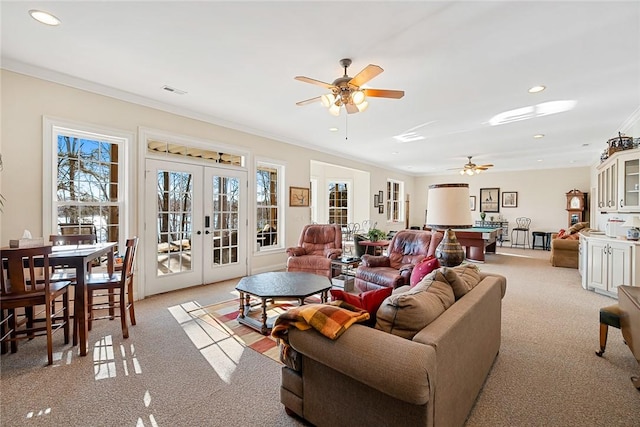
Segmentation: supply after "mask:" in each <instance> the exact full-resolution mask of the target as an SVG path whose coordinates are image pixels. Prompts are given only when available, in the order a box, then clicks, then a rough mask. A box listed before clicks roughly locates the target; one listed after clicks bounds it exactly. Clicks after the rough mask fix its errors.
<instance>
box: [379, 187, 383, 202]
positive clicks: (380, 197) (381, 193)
mask: <svg viewBox="0 0 640 427" xmlns="http://www.w3.org/2000/svg"><path fill="white" fill-rule="evenodd" d="M378 201H379V202H380V204H382V203H383V202H384V193H383V192H382V190H380V191H378Z"/></svg>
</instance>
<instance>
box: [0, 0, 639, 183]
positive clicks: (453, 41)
mask: <svg viewBox="0 0 640 427" xmlns="http://www.w3.org/2000/svg"><path fill="white" fill-rule="evenodd" d="M29 9H42V10H46V11H48V12H51V13H53V14H54V15H56V16H57V17H58V18H60V20H61V21H62V24H61V25H60V26H58V27H48V26H45V25H42V24H40V23H38V22H36V21H34V20H33V19H32V18H31V17H30V16H29V15H28V13H27V12H28V10H29ZM0 12H1V24H2V30H1V31H2V33H1V35H2V57H1V59H2V67H3V68H6V69H9V70H13V71H18V72H24V73H27V74H32V75H38V76H45V77H47V78H52V79H54V80H58V81H63V82H65V83H72V84H74V85H77V86H79V87H84V88H88V89H90V90H94V91H98V92H102V93H106V94H110V95H116V96H119V97H122V98H124V99H134V100H138V101H139V102H142V103H145V104H147V105H154V106H160V107H161V108H165V109H168V110H170V111H178V112H181V113H183V114H185V115H190V116H192V117H197V118H201V119H205V120H207V121H210V122H213V123H217V124H222V125H224V126H229V127H232V128H235V129H241V130H245V131H248V132H251V133H255V134H258V135H262V136H268V137H272V138H274V139H277V140H281V141H285V142H289V143H293V144H297V145H302V146H308V147H311V148H315V149H318V150H322V151H328V152H331V153H340V154H341V155H342V156H344V157H348V158H355V159H359V160H362V161H364V162H368V163H373V164H377V165H380V166H383V167H388V168H391V169H396V170H399V171H402V172H405V173H409V174H417V175H423V174H442V173H452V174H455V173H457V172H456V171H447V169H448V168H454V167H460V166H462V165H463V164H464V163H465V162H466V161H467V159H466V156H474V157H473V160H474V162H476V163H493V164H494V165H495V167H494V168H493V169H492V171H496V172H497V171H508V170H525V169H534V168H536V169H537V168H545V169H546V168H562V167H577V166H586V165H591V164H594V163H596V162H597V161H598V159H599V157H600V154H601V153H602V151H603V150H604V149H605V147H606V141H607V140H608V139H609V138H611V137H614V136H616V135H617V132H618V130H621V129H622V130H625V129H627V128H629V123H630V122H631V121H633V120H637V119H638V118H640V107H639V106H640V2H638V1H625V2H613V1H602V2H588V1H586V2H585V1H582V2H573V1H571V2H550V1H549V2H540V1H535V2H534V1H531V2H527V1H510V2H506V1H497V2H488V1H477V2H476V1H467V2H446V1H445V2H435V1H429V2H395V1H394V2H392V1H387V2H343V1H335V2H312V1H297V2H290V1H288V2H260V1H259V2H240V1H233V2H231V1H229V2H215V1H209V2H202V1H200V2H184V1H176V2H150V1H144V2H113V1H108V2H106V1H105V2H93V1H92V2H79V1H73V2H58V1H39V2H32V1H19V2H10V1H2V3H1V5H0ZM341 58H351V59H352V60H353V64H352V66H351V67H350V69H349V75H350V76H352V77H353V76H354V75H355V74H357V72H358V71H360V70H361V69H362V68H364V67H365V66H366V65H367V64H376V65H380V66H381V67H382V68H384V70H385V71H384V73H382V74H381V75H379V76H378V77H376V78H375V79H373V80H371V81H370V82H369V83H368V85H367V86H369V87H374V88H381V89H401V90H404V91H405V93H406V94H405V96H404V98H402V99H399V100H392V99H382V98H370V99H369V109H368V110H367V111H365V112H363V113H358V114H352V115H349V116H348V119H347V115H346V113H345V112H344V111H343V112H342V113H341V115H340V116H339V117H334V116H331V115H329V114H328V112H327V111H326V110H325V109H324V108H323V107H322V106H321V105H320V104H319V103H318V104H312V105H307V106H304V107H298V106H296V105H295V103H296V102H297V101H301V100H305V99H308V98H312V97H315V96H318V95H321V94H323V93H325V92H326V90H325V89H323V88H322V87H320V86H314V85H310V84H306V83H302V82H299V81H296V80H294V77H295V76H298V75H303V76H307V77H311V78H314V79H317V80H321V81H325V82H332V81H333V80H334V79H335V78H337V77H340V76H342V71H343V70H342V69H341V68H340V65H339V63H338V61H339V60H340V59H341ZM537 84H542V85H545V86H547V90H545V91H544V92H541V93H538V94H529V93H528V92H527V89H528V88H529V87H531V86H533V85H537ZM164 85H169V86H172V87H175V88H178V89H182V90H184V91H186V92H187V93H186V94H184V95H177V94H173V93H169V92H167V91H165V90H163V89H162V87H163V86H164ZM559 100H573V101H576V102H577V104H576V106H575V108H574V109H573V110H571V111H567V112H563V113H558V114H555V115H547V116H542V117H535V118H531V119H529V120H522V121H517V122H513V123H509V124H503V125H500V126H490V125H489V124H488V121H489V119H490V118H491V117H493V116H494V115H496V114H499V113H501V112H505V111H508V110H513V109H517V108H522V107H527V106H535V105H538V104H541V103H545V102H549V101H559ZM61 102H64V100H61ZM96 121H98V122H99V119H97V120H96ZM331 127H337V128H339V130H338V131H337V132H330V131H329V128H331ZM410 131H413V132H416V133H418V134H419V135H421V136H423V137H425V139H423V140H419V141H415V142H406V143H398V142H396V141H395V140H394V138H393V137H394V136H397V135H400V134H404V133H407V132H410ZM539 133H541V134H544V135H545V137H544V138H542V139H534V138H533V135H534V134H539ZM346 136H348V139H346V140H345V137H346ZM631 136H634V137H638V136H640V135H631ZM489 173H490V172H489Z"/></svg>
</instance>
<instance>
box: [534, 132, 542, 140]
mask: <svg viewBox="0 0 640 427" xmlns="http://www.w3.org/2000/svg"><path fill="white" fill-rule="evenodd" d="M533 137H534V138H536V139H538V138H544V134H543V133H537V134H535V135H533Z"/></svg>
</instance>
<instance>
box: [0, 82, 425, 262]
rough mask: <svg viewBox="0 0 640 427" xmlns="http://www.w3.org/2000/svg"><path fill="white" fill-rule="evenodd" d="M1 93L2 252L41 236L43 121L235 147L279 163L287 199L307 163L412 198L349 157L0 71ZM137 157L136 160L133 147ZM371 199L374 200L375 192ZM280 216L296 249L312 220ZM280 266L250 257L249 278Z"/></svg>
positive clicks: (295, 211)
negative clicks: (355, 174) (19, 240)
mask: <svg viewBox="0 0 640 427" xmlns="http://www.w3.org/2000/svg"><path fill="white" fill-rule="evenodd" d="M0 88H1V91H2V92H1V104H0V106H1V112H2V119H1V124H2V130H1V134H0V135H1V141H0V152H1V153H2V155H3V161H4V171H3V172H2V174H0V175H1V179H2V180H1V181H0V193H2V194H3V195H4V196H5V197H6V199H7V200H6V203H5V207H4V212H3V213H2V214H1V215H2V216H1V219H0V225H1V227H0V245H7V244H8V241H9V239H11V238H15V237H18V236H20V235H21V234H22V231H23V230H24V229H29V230H30V231H31V232H32V233H33V235H34V236H41V235H42V233H43V226H42V223H43V218H42V210H43V209H42V147H43V137H42V127H43V126H42V120H43V116H47V117H54V118H59V119H64V120H70V121H75V122H81V123H87V124H92V125H96V126H100V127H109V128H114V129H118V130H123V131H126V132H131V133H133V134H134V135H136V136H137V134H138V128H139V127H144V128H151V129H157V130H161V131H165V132H168V133H172V134H178V135H185V136H188V137H191V138H197V139H200V140H208V141H212V143H215V142H219V143H222V144H225V145H235V146H239V147H242V148H243V149H245V150H247V151H249V152H250V153H251V156H250V161H252V160H251V159H253V158H254V157H262V158H269V159H274V160H280V161H282V162H284V163H285V164H286V173H285V179H286V183H285V188H286V189H287V193H288V187H289V186H298V187H307V186H308V185H309V180H310V162H311V160H316V161H320V162H325V163H331V164H336V165H339V166H343V167H347V168H354V169H358V170H361V171H363V172H367V173H370V176H371V181H370V183H369V187H368V188H367V189H366V190H363V192H369V191H370V189H371V191H374V190H375V191H377V190H379V189H380V190H382V189H384V188H386V187H385V186H386V180H387V178H394V179H398V180H403V181H405V182H406V192H407V193H410V192H411V191H412V188H413V178H412V177H410V176H407V175H403V174H399V173H396V172H392V171H386V170H382V169H379V168H375V167H373V166H371V165H368V164H363V163H359V162H355V161H353V159H350V158H342V157H338V156H334V155H330V154H326V153H321V152H317V151H312V150H307V149H303V148H301V147H298V146H294V145H290V144H285V143H282V142H278V141H274V140H271V139H268V138H264V137H260V136H255V135H251V134H248V133H244V132H240V131H236V130H233V129H229V128H224V127H221V126H217V125H214V124H211V123H207V122H204V121H201V120H195V119H191V118H187V117H184V116H180V115H177V114H172V113H169V112H166V111H161V110H158V109H154V108H150V107H146V106H141V105H138V104H133V103H130V102H125V101H122V100H118V99H115V98H112V97H108V96H103V95H99V94H96V93H92V92H88V91H85V90H80V89H75V88H72V87H69V86H65V85H62V84H57V83H52V82H50V81H45V80H42V79H38V78H34V77H29V76H26V75H23V74H18V73H14V72H11V71H7V70H2V72H1V79H0ZM134 152H135V153H136V154H135V156H134V157H136V156H137V153H138V149H137V143H136V147H135V149H134ZM132 161H133V164H134V165H135V166H136V171H135V174H136V175H139V171H138V170H137V164H138V159H137V158H134V159H132ZM138 182H139V183H140V185H142V180H141V179H139V178H138ZM141 188H142V187H139V189H136V190H135V192H136V194H135V196H134V200H136V199H137V198H139V197H141V196H142V195H143V194H142V189H141ZM356 191H358V189H356ZM287 197H288V194H287ZM368 198H369V199H371V200H373V196H372V193H371V194H369V195H368ZM251 206H253V205H251ZM130 207H131V208H132V209H133V210H134V212H133V218H137V217H138V215H137V212H136V205H135V203H132V204H131V206H130ZM367 209H370V210H371V213H370V215H369V216H370V217H371V219H372V220H374V221H378V225H379V226H380V228H383V229H385V230H389V229H394V228H398V227H400V225H395V227H394V226H392V225H387V224H386V223H385V220H384V218H385V217H384V216H383V215H379V214H378V213H377V209H375V210H374V209H373V203H370V204H368V205H367ZM374 211H375V213H374ZM359 215H362V216H365V213H359ZM285 217H286V229H285V233H286V246H289V245H293V244H295V243H296V242H297V240H298V236H299V233H300V230H301V229H302V226H303V225H304V224H306V223H307V222H308V220H309V213H308V210H305V209H303V208H289V207H287V209H286V212H285ZM250 218H251V216H250ZM130 232H131V233H134V234H140V225H139V224H132V225H131V230H130ZM251 247H252V246H251ZM285 260H286V256H285V253H284V251H279V252H276V253H265V252H261V253H256V254H251V255H250V267H251V271H253V272H256V271H262V270H269V269H273V268H276V267H282V266H284V263H285Z"/></svg>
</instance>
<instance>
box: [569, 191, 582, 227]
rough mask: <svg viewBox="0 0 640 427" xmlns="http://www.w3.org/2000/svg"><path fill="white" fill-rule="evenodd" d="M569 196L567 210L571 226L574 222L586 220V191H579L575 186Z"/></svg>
mask: <svg viewBox="0 0 640 427" xmlns="http://www.w3.org/2000/svg"><path fill="white" fill-rule="evenodd" d="M566 196H567V212H568V215H569V227H571V226H572V225H573V224H575V223H578V222H582V221H584V214H585V202H586V200H585V199H586V196H587V195H586V193H583V192H582V191H578V190H576V189H575V188H574V189H573V190H571V191H569V192H568V193H566Z"/></svg>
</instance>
